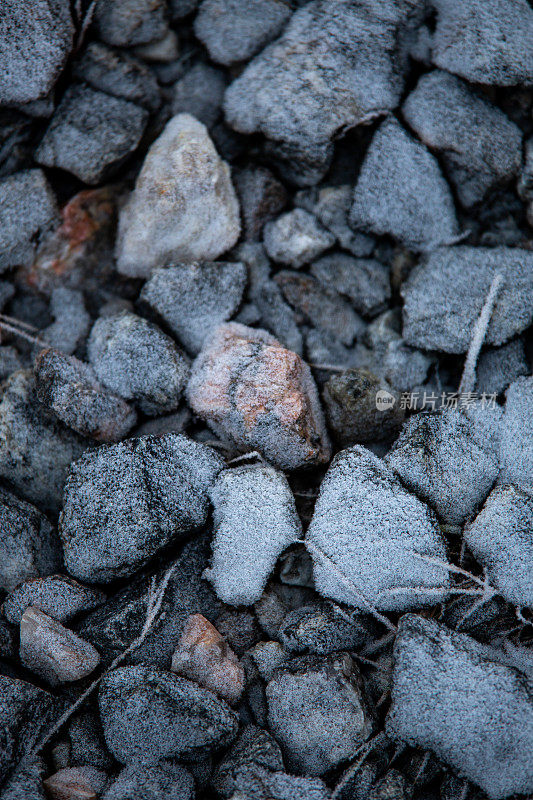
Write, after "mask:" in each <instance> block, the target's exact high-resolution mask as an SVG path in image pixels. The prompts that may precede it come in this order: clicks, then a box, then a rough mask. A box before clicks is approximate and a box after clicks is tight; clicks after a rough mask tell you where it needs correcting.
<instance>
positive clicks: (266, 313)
mask: <svg viewBox="0 0 533 800" xmlns="http://www.w3.org/2000/svg"><path fill="white" fill-rule="evenodd" d="M255 304H256V307H257V309H258V311H259V313H260V315H261V322H262V324H263V325H264V327H265V328H267V329H268V330H269V331H270V332H271V333H272V334H273V335H274V336H275V337H276V339H278V341H279V342H281V344H282V345H283V346H284V347H286V348H287V350H292V351H293V352H294V353H298V355H300V356H301V355H302V354H303V340H302V334H301V333H300V329H299V327H298V324H297V322H296V314H295V313H294V311H293V309H292V308H291V307H290V305H289V304H288V303H286V302H285V300H284V298H283V294H282V292H281V289H280V288H279V286H278V284H277V283H274V281H270V280H267V281H265V282H264V283H263V284H262V286H261V287H260V288H259V289H258V290H257V294H256V295H255Z"/></svg>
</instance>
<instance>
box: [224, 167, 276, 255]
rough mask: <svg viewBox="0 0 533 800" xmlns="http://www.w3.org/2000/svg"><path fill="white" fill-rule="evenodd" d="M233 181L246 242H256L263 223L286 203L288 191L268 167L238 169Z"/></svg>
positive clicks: (268, 220)
mask: <svg viewBox="0 0 533 800" xmlns="http://www.w3.org/2000/svg"><path fill="white" fill-rule="evenodd" d="M233 180H234V183H235V188H236V190H237V194H238V195H239V200H240V205H241V210H242V218H243V232H244V237H245V239H246V240H247V241H257V240H259V239H260V238H261V231H262V230H263V226H264V224H265V223H266V222H270V220H271V219H272V218H273V217H275V216H276V215H277V214H278V213H279V212H280V211H281V210H282V209H283V207H284V206H285V205H286V203H287V192H286V191H285V188H284V186H283V184H281V183H280V182H279V181H278V180H276V178H275V177H274V175H273V174H272V173H271V172H270V170H268V169H265V167H247V168H244V169H241V170H238V171H237V172H236V173H235V175H234V178H233Z"/></svg>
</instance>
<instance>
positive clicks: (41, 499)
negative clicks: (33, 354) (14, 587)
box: [0, 370, 87, 577]
mask: <svg viewBox="0 0 533 800" xmlns="http://www.w3.org/2000/svg"><path fill="white" fill-rule="evenodd" d="M86 446H87V445H86V443H85V442H84V441H83V440H82V439H81V437H79V436H77V435H76V434H75V433H74V432H73V431H69V430H68V428H65V427H64V426H63V425H62V424H61V423H60V422H58V421H57V420H56V419H55V417H54V416H53V415H52V414H50V413H49V412H47V411H46V409H44V408H43V407H42V406H41V404H40V403H39V401H38V399H37V396H36V389H35V380H34V377H33V375H32V373H31V371H30V370H21V371H20V372H14V373H13V375H11V376H10V377H9V378H8V379H7V381H6V382H5V383H4V385H3V394H2V397H1V399H0V475H1V477H2V478H4V479H6V480H7V481H8V482H9V483H10V485H11V486H13V488H14V489H15V490H16V491H17V492H19V493H20V494H22V495H23V497H25V498H27V499H28V500H29V501H30V502H32V503H36V504H38V505H42V506H43V508H44V509H45V510H51V511H54V512H55V511H57V510H58V509H59V508H60V506H61V503H62V499H63V484H64V482H65V478H66V475H67V470H68V467H69V464H70V462H71V461H73V460H74V459H75V458H78V457H79V456H80V455H81V454H82V452H83V450H84V449H85V448H86ZM25 577H26V576H25ZM28 577H29V576H28Z"/></svg>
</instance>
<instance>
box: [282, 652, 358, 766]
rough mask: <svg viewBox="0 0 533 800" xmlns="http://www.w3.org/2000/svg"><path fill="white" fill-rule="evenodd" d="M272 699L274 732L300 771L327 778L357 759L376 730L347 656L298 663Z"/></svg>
mask: <svg viewBox="0 0 533 800" xmlns="http://www.w3.org/2000/svg"><path fill="white" fill-rule="evenodd" d="M266 696H267V702H268V723H269V726H270V729H271V731H272V733H273V735H274V736H275V738H276V739H277V741H278V742H279V743H280V745H281V748H282V750H283V753H284V755H285V757H286V760H287V763H288V765H289V766H290V767H291V769H294V770H295V771H296V772H300V773H302V772H303V773H304V774H306V775H322V774H323V773H324V772H327V771H328V770H329V769H331V768H333V767H336V766H337V765H338V764H339V763H341V762H342V761H345V760H347V759H349V758H350V757H352V756H354V755H355V752H356V751H357V750H358V748H359V747H360V745H362V744H363V742H364V741H365V740H366V739H367V738H368V737H369V736H370V735H371V734H372V732H373V730H374V721H373V718H372V714H371V712H370V710H369V707H368V704H367V701H366V698H365V696H364V692H363V687H362V680H361V677H360V674H359V671H358V670H357V667H356V666H355V664H354V663H353V661H352V660H351V658H350V657H349V656H348V655H346V654H345V653H340V654H338V655H337V656H333V657H331V658H329V659H318V658H316V657H313V656H309V657H304V658H302V659H296V660H294V661H293V662H291V664H290V665H287V666H285V667H282V668H281V669H280V670H279V671H278V674H276V675H275V676H274V677H273V678H272V680H271V681H270V682H269V683H268V685H267V687H266Z"/></svg>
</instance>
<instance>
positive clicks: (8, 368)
mask: <svg viewBox="0 0 533 800" xmlns="http://www.w3.org/2000/svg"><path fill="white" fill-rule="evenodd" d="M23 368H24V364H23V361H22V359H21V357H20V353H19V352H18V350H16V348H15V347H12V346H11V345H9V344H6V345H5V346H3V347H2V346H0V381H4V380H5V379H6V378H8V377H9V376H10V375H11V373H12V372H17V370H19V369H23Z"/></svg>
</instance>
